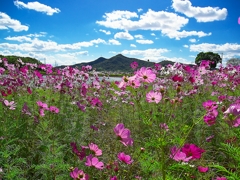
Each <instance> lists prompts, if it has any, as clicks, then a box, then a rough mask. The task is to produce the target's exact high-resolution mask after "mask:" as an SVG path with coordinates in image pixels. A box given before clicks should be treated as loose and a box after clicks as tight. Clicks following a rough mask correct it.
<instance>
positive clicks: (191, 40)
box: [189, 39, 197, 43]
mask: <svg viewBox="0 0 240 180" xmlns="http://www.w3.org/2000/svg"><path fill="white" fill-rule="evenodd" d="M189 41H190V42H191V43H195V42H197V40H196V39H189Z"/></svg>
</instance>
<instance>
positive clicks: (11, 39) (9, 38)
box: [4, 36, 32, 42]
mask: <svg viewBox="0 0 240 180" xmlns="http://www.w3.org/2000/svg"><path fill="white" fill-rule="evenodd" d="M4 39H6V40H9V41H18V42H23V41H26V42H31V41H32V39H31V38H30V37H27V36H14V37H10V36H8V37H6V38H4Z"/></svg>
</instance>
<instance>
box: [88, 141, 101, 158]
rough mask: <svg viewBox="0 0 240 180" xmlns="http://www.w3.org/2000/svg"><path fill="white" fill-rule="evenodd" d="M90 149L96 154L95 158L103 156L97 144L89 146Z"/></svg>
mask: <svg viewBox="0 0 240 180" xmlns="http://www.w3.org/2000/svg"><path fill="white" fill-rule="evenodd" d="M88 147H89V149H90V150H91V151H93V152H94V155H95V156H101V155H102V150H101V149H99V148H98V146H97V145H96V144H93V143H90V144H89V145H88Z"/></svg>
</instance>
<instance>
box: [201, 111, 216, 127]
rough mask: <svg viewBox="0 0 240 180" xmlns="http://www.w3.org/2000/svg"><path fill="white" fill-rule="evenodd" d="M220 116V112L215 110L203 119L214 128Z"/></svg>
mask: <svg viewBox="0 0 240 180" xmlns="http://www.w3.org/2000/svg"><path fill="white" fill-rule="evenodd" d="M217 116H218V111H217V110H216V109H213V110H211V111H208V112H207V114H206V115H205V116H204V117H203V119H204V122H205V123H206V124H207V125H208V126H212V125H213V124H215V123H216V118H217Z"/></svg>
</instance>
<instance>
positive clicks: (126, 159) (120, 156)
mask: <svg viewBox="0 0 240 180" xmlns="http://www.w3.org/2000/svg"><path fill="white" fill-rule="evenodd" d="M118 159H119V160H120V161H122V162H124V163H125V164H132V162H133V160H132V159H131V156H129V155H126V154H125V153H124V152H121V153H118Z"/></svg>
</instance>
